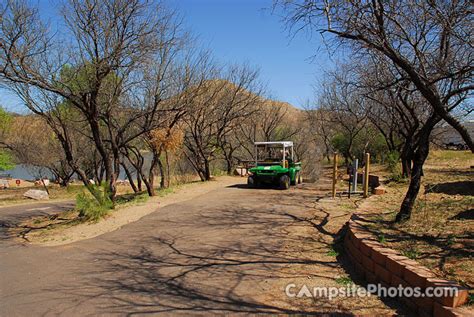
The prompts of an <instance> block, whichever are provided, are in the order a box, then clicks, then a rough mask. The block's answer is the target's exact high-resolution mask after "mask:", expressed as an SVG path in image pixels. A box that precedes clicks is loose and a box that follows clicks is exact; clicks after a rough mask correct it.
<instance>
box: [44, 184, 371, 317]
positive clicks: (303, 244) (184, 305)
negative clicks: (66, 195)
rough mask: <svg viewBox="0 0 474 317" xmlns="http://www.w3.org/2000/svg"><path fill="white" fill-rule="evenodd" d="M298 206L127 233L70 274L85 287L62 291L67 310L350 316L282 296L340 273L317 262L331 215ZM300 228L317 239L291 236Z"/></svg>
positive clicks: (235, 211) (328, 237)
mask: <svg viewBox="0 0 474 317" xmlns="http://www.w3.org/2000/svg"><path fill="white" fill-rule="evenodd" d="M301 195H304V194H301ZM308 195H311V193H308ZM254 198H255V197H254ZM270 198H271V197H270ZM297 198H298V199H297ZM299 198H301V197H296V196H293V195H288V196H286V198H284V199H281V200H279V201H278V202H277V203H275V204H273V202H272V201H271V199H269V200H268V202H267V204H266V205H265V208H257V207H253V206H252V202H254V200H252V201H251V202H250V203H247V204H243V205H239V206H236V205H222V206H220V207H219V208H215V209H214V210H212V212H209V211H208V210H203V211H202V212H199V213H197V214H193V215H192V216H187V217H179V218H169V219H161V221H160V223H157V224H156V226H157V227H156V230H155V233H153V234H150V235H146V236H140V237H139V238H137V237H135V236H134V235H131V236H130V237H129V238H128V239H127V240H124V241H121V242H120V246H121V247H120V248H119V249H118V250H107V249H103V250H100V251H96V252H93V253H92V254H90V258H92V259H94V262H93V264H91V265H88V267H87V270H84V267H81V266H78V268H77V269H78V271H77V272H72V274H73V275H74V276H81V277H82V278H83V279H82V280H81V281H80V282H78V283H68V284H64V285H61V286H60V289H59V291H60V292H61V293H63V294H65V295H66V296H68V297H70V298H72V299H74V301H73V302H74V303H75V304H74V307H67V308H65V310H64V311H67V312H70V311H74V310H75V309H81V307H84V305H87V306H93V307H96V308H97V309H99V311H95V312H96V313H99V314H100V313H106V314H114V313H117V314H119V313H126V314H127V315H135V314H152V315H153V314H160V313H161V314H164V315H170V314H182V315H189V314H191V313H192V314H198V315H208V314H210V313H213V314H222V315H224V314H249V313H256V314H263V315H265V314H268V315H275V314H284V315H317V316H323V315H324V316H352V315H353V314H352V313H351V312H350V309H349V308H348V307H346V306H344V301H345V300H342V301H341V302H338V303H334V302H331V301H330V300H329V299H327V298H310V299H307V300H305V301H299V299H292V298H288V297H286V295H285V293H284V284H285V283H284V282H286V281H292V280H295V279H302V280H304V281H307V283H308V284H309V285H310V286H311V285H312V284H311V282H312V281H327V280H328V279H331V278H332V276H333V275H334V274H333V272H335V271H336V270H338V269H339V268H340V264H339V263H338V262H337V260H336V258H335V257H332V258H328V257H322V258H321V259H318V258H315V257H314V256H313V255H314V254H315V253H320V254H325V253H326V252H327V250H328V249H329V248H330V247H331V244H332V241H333V239H335V235H334V234H333V233H332V231H331V230H330V229H328V228H327V224H328V222H329V220H328V219H329V218H330V217H331V215H330V214H329V213H327V212H326V213H322V214H321V213H320V211H318V214H316V213H315V209H314V195H312V197H311V199H310V200H309V201H307V199H299ZM306 198H309V196H308V197H306ZM250 199H251V198H250ZM308 208H309V209H310V210H311V212H308V210H309V209H308ZM305 211H306V212H305ZM149 221H152V220H151V219H150V220H149ZM303 227H304V228H310V230H312V229H314V231H313V232H312V234H310V235H306V234H304V235H293V233H294V232H295V231H296V232H299V230H301V229H300V228H303ZM161 228H167V229H169V228H178V229H179V230H178V229H176V230H172V231H171V232H173V233H170V232H163V231H162V230H160V229H161ZM311 228H312V229H311ZM165 231H166V230H165ZM178 231H179V233H177V232H178ZM191 231H192V232H191ZM193 239H195V240H193ZM110 242H112V241H110ZM114 242H115V241H114ZM288 246H289V247H288ZM316 268H319V269H318V270H321V271H318V270H317V269H316ZM84 272H87V273H86V274H84ZM328 272H329V273H328ZM309 277H311V280H309V279H308V278H309ZM281 281H283V282H281ZM278 282H281V283H280V284H278ZM275 285H277V286H275ZM312 286H319V285H312ZM50 291H53V292H57V291H58V290H57V289H55V290H50ZM370 305H371V304H370V303H365V304H363V306H364V308H366V309H370V308H371V306H370Z"/></svg>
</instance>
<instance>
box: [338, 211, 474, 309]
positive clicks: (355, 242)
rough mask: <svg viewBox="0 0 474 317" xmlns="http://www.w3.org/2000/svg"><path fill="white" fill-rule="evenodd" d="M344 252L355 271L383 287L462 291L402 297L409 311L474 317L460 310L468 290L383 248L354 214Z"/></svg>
mask: <svg viewBox="0 0 474 317" xmlns="http://www.w3.org/2000/svg"><path fill="white" fill-rule="evenodd" d="M347 227H348V230H347V233H346V236H345V239H344V249H345V251H346V254H347V255H348V257H349V260H350V261H351V263H352V265H353V266H354V269H355V271H356V272H357V273H358V274H359V275H361V276H362V277H364V278H365V280H366V281H367V282H368V283H380V284H382V285H384V286H387V287H388V286H394V287H398V285H403V286H411V287H420V288H421V289H426V288H427V287H443V286H444V287H456V288H458V290H459V292H458V295H457V296H453V297H443V298H435V297H431V298H430V297H423V298H421V297H419V298H415V297H413V298H400V300H402V301H403V303H404V304H406V305H407V307H409V308H410V311H413V312H416V313H417V314H418V315H420V316H435V317H438V316H439V317H442V316H474V314H471V313H472V312H471V311H469V310H468V309H464V308H463V309H460V308H457V307H459V306H461V305H462V304H464V303H466V302H467V299H468V291H467V290H466V289H465V288H462V287H461V286H460V285H458V284H456V283H454V282H451V281H447V280H443V279H439V278H436V276H435V275H434V274H433V273H432V272H431V271H430V270H429V269H428V268H426V267H424V266H422V265H420V264H419V263H418V262H416V261H414V260H410V259H409V258H407V257H405V256H402V255H400V254H399V253H398V252H396V251H395V250H393V249H390V248H387V247H385V246H383V245H382V244H381V243H379V242H378V241H376V240H375V239H374V237H373V235H372V234H371V233H370V232H369V231H368V230H366V229H365V227H364V218H363V217H362V216H360V215H353V216H352V218H351V220H350V221H349V222H348V225H347Z"/></svg>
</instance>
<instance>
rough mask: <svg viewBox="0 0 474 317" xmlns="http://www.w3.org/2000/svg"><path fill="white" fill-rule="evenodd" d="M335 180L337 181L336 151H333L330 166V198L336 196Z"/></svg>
mask: <svg viewBox="0 0 474 317" xmlns="http://www.w3.org/2000/svg"><path fill="white" fill-rule="evenodd" d="M336 182H337V153H334V162H333V167H332V198H336Z"/></svg>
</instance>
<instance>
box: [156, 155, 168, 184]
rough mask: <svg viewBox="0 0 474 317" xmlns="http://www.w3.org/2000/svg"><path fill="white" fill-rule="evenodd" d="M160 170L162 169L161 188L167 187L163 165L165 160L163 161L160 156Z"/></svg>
mask: <svg viewBox="0 0 474 317" xmlns="http://www.w3.org/2000/svg"><path fill="white" fill-rule="evenodd" d="M157 162H158V170H159V171H160V188H165V178H166V176H165V169H164V167H163V162H161V159H160V158H158V160H157Z"/></svg>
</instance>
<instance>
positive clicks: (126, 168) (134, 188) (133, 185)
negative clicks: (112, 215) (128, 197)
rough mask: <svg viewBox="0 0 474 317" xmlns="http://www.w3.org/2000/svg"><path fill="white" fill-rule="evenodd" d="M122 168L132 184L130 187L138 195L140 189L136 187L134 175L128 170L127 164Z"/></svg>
mask: <svg viewBox="0 0 474 317" xmlns="http://www.w3.org/2000/svg"><path fill="white" fill-rule="evenodd" d="M122 168H123V170H124V172H125V175H127V178H128V181H129V182H130V186H131V187H132V189H133V192H134V193H138V188H137V186H136V185H135V182H134V180H133V175H132V173H131V172H130V170H129V169H128V167H127V166H126V165H125V164H122Z"/></svg>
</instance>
